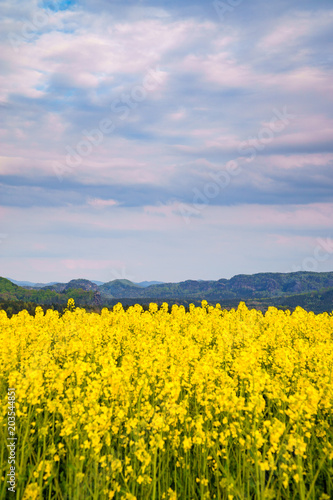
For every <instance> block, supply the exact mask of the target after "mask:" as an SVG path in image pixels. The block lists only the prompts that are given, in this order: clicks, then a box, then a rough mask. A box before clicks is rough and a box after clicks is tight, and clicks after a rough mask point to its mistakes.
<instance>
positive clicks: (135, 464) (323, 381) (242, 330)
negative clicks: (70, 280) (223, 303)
mask: <svg viewBox="0 0 333 500" xmlns="http://www.w3.org/2000/svg"><path fill="white" fill-rule="evenodd" d="M0 343H1V346H2V347H1V351H0V372H1V379H2V383H1V387H2V389H1V391H2V392H1V404H2V417H1V418H2V426H1V429H2V430H1V432H2V435H1V436H0V438H1V439H3V440H4V441H3V442H5V439H6V421H7V420H6V419H7V406H6V405H7V400H6V395H7V387H11V388H15V390H16V414H17V438H18V440H17V453H18V455H17V456H18V457H20V458H19V460H18V461H17V471H16V472H17V487H18V492H19V493H18V494H19V496H18V498H24V500H29V499H39V498H52V499H57V498H59V499H60V498H68V499H76V498H77V499H81V498H96V499H97V498H98V499H104V498H105V499H109V498H117V499H118V498H123V499H133V500H134V499H149V498H152V499H159V498H163V499H177V498H179V499H181V498H184V499H186V498H189V499H190V498H220V499H232V498H235V499H236V498H244V499H247V498H249V499H250V498H258V499H259V498H262V499H264V498H265V499H279V498H281V499H282V498H300V499H303V498H304V499H305V498H309V499H312V498H322V499H325V498H333V483H332V479H331V478H332V477H333V467H332V463H333V462H332V459H333V444H332V436H333V431H332V425H333V417H332V408H333V384H332V382H333V379H332V367H333V315H332V314H327V313H324V314H320V315H315V314H313V313H308V312H306V311H304V310H303V309H301V308H297V309H296V310H295V311H294V312H293V313H290V312H289V311H281V310H278V309H275V308H269V309H268V311H267V312H266V314H262V313H261V312H260V311H257V310H254V309H253V310H248V309H247V307H246V306H245V304H243V303H240V305H239V307H238V309H237V310H234V309H232V310H231V311H226V310H222V309H221V307H220V306H219V305H216V306H215V307H213V306H209V305H208V304H207V302H205V301H203V302H202V306H201V307H195V306H194V305H190V307H189V310H188V311H186V310H185V308H184V307H183V306H176V305H174V306H172V308H171V310H169V307H168V305H167V304H163V305H162V306H161V307H158V306H157V305H156V304H151V305H150V307H149V310H147V311H144V310H143V308H142V307H141V306H140V305H135V306H132V307H129V308H128V309H127V310H126V311H125V310H124V309H123V307H122V305H121V304H118V305H116V306H115V307H114V308H113V310H112V311H110V310H108V309H103V310H102V312H101V314H96V313H87V312H86V311H85V310H84V309H80V308H75V306H74V302H71V303H69V304H68V307H67V310H66V311H65V313H64V314H63V315H59V313H58V312H56V311H52V310H48V311H47V312H46V314H44V313H43V311H42V309H41V308H37V310H36V314H35V316H30V315H29V314H28V313H27V312H26V311H23V312H20V313H19V314H17V315H14V316H12V318H11V319H8V318H7V316H6V314H5V313H4V312H3V311H0ZM1 468H2V470H1V476H2V482H1V483H0V488H2V489H1V490H0V496H1V492H4V491H5V488H6V484H5V477H6V474H7V472H8V464H7V463H6V461H2V462H1ZM325 495H326V496H325ZM1 498H2V497H1Z"/></svg>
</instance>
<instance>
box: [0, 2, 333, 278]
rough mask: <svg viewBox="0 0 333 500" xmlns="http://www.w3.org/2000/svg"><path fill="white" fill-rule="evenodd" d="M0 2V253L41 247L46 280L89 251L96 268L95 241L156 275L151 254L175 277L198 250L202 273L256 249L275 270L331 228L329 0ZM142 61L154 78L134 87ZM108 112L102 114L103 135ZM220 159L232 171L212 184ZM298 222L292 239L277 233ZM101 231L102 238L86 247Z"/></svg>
mask: <svg viewBox="0 0 333 500" xmlns="http://www.w3.org/2000/svg"><path fill="white" fill-rule="evenodd" d="M51 4H52V5H51ZM2 7H3V9H2V10H3V18H2V28H3V29H2V30H1V35H0V48H1V52H0V54H1V57H0V65H1V77H0V87H1V89H2V90H1V93H0V112H1V115H2V124H1V125H0V141H1V157H0V194H1V207H0V223H1V224H2V226H3V227H2V226H1V227H0V233H1V234H8V237H7V238H6V239H5V240H4V241H3V242H2V244H1V252H3V255H4V259H5V260H4V261H3V262H5V263H6V265H7V264H8V265H10V266H14V264H13V262H14V261H13V260H11V259H13V258H14V256H19V258H20V259H23V260H22V262H23V261H24V262H25V265H28V264H29V262H30V261H29V262H28V260H27V259H32V260H33V262H34V264H33V266H32V268H33V270H34V273H37V272H38V263H41V262H43V264H41V265H42V267H41V269H43V271H41V274H42V273H45V276H46V275H49V278H50V280H54V278H55V277H54V276H52V277H51V274H52V273H56V272H57V273H58V272H59V269H62V267H64V268H65V269H66V271H64V276H65V275H66V276H69V275H70V272H72V271H75V270H76V269H77V270H78V271H80V272H81V268H80V265H81V264H82V272H83V271H84V265H85V264H84V263H86V264H87V266H89V265H92V267H91V268H90V269H91V273H93V272H94V271H95V272H96V273H99V274H98V275H99V276H100V277H101V276H102V274H103V272H104V271H105V270H106V269H107V267H106V268H102V267H101V268H99V267H98V266H97V267H96V266H95V268H94V264H93V262H94V259H92V258H91V255H97V256H98V259H100V261H101V262H102V263H103V262H104V263H107V262H109V261H110V262H111V264H110V266H111V265H112V262H119V263H120V264H121V265H122V266H126V267H127V268H130V267H131V266H130V262H131V260H132V261H133V262H135V265H134V267H136V271H135V270H134V271H133V274H135V275H140V273H142V275H141V276H140V279H149V278H151V279H154V278H156V279H158V278H159V273H160V268H161V260H160V258H159V257H158V256H157V255H160V256H163V259H166V262H167V263H168V264H167V269H168V272H170V276H171V275H172V273H173V266H175V271H174V276H176V275H177V276H181V275H182V277H184V278H185V277H190V276H193V277H194V274H195V272H194V270H195V269H196V268H200V266H203V264H202V258H201V257H202V255H205V254H207V255H209V256H210V258H211V264H209V265H208V264H207V265H206V264H205V265H204V266H203V267H205V266H207V269H206V270H205V269H203V270H202V274H201V276H203V275H205V276H213V275H214V273H215V275H216V277H221V276H222V275H223V274H224V275H226V274H227V273H228V272H229V268H230V269H231V268H232V269H233V270H234V271H235V273H236V272H241V270H245V271H246V270H247V271H251V270H260V269H259V268H260V262H263V263H265V265H267V270H270V269H272V268H274V269H280V270H282V269H284V268H285V266H286V265H287V264H286V262H287V261H288V262H289V264H290V262H291V260H292V259H294V260H297V258H298V257H297V256H300V255H301V254H302V255H303V253H302V252H301V245H302V243H301V242H303V243H304V246H307V247H308V248H309V251H310V246H311V244H312V243H313V238H315V237H317V233H318V234H323V233H321V231H322V232H325V231H326V232H327V231H328V230H329V220H330V215H331V211H332V205H331V204H332V168H333V164H332V160H333V156H332V155H333V151H332V144H333V115H332V93H331V82H332V77H333V75H332V64H331V63H332V55H331V54H332V48H333V47H332V37H331V30H332V24H333V11H332V7H331V4H330V2H328V1H326V0H318V2H317V3H316V5H314V4H313V2H311V1H308V0H304V1H302V2H301V1H299V0H297V1H295V2H293V3H292V5H291V4H290V3H289V2H287V1H285V0H281V2H278V3H277V4H270V6H269V8H267V2H264V1H263V0H255V1H254V2H251V3H246V2H243V3H241V4H240V5H239V6H237V7H235V9H234V10H233V11H232V12H230V14H229V15H228V16H226V18H225V19H224V20H223V22H222V20H221V19H220V18H219V17H218V15H217V13H216V11H215V10H214V7H213V5H212V3H209V2H208V3H207V2H203V1H201V0H196V1H194V2H193V1H192V2H189V1H187V0H186V1H184V2H182V3H181V4H179V2H176V1H174V0H172V1H170V2H166V1H163V2H162V1H161V2H160V1H159V2H157V1H156V0H150V1H149V2H148V1H143V2H140V3H138V2H132V1H126V2H120V1H113V2H109V1H106V0H96V1H94V2H92V1H91V0H84V1H82V2H71V1H67V0H66V1H58V2H51V3H50V2H44V3H38V2H37V1H35V0H34V1H33V2H29V3H27V2H23V1H19V0H13V1H12V2H9V1H4V2H2ZM150 71H155V76H156V75H157V76H158V78H157V79H156V80H155V85H153V86H151V85H149V84H148V86H147V85H146V86H145V82H146V84H147V77H148V76H149V72H150ZM150 83H151V80H150ZM148 87H150V88H148ZM276 110H278V113H280V114H281V113H282V114H283V113H284V111H283V110H287V111H286V113H287V114H288V113H289V114H290V115H293V119H290V120H289V122H288V123H284V121H283V118H280V119H279V120H276V121H275V125H276V129H279V130H275V131H274V134H273V136H272V137H269V134H270V132H269V129H270V126H271V123H272V119H273V118H274V115H276ZM106 120H108V121H112V124H113V129H112V131H110V132H108V133H106V132H105V133H104V132H103V134H102V138H101V135H100V133H101V132H100V130H101V128H100V127H101V124H102V123H105V121H106ZM267 134H268V136H267ZM87 151H88V153H87V154H86V152H87ZM230 161H235V162H236V163H237V165H238V166H239V168H240V174H239V175H235V176H230V175H229V177H230V178H229V180H228V182H226V183H225V185H224V184H223V183H222V185H217V187H216V186H215V187H214V186H212V183H213V184H214V182H215V183H216V180H215V181H214V178H215V179H216V176H219V175H220V176H223V174H221V172H224V171H225V169H226V165H227V164H228V162H230ZM55 164H56V165H58V167H59V165H60V169H62V175H60V176H59V175H57V172H56V169H55V167H54V165H55ZM58 173H59V172H58ZM214 176H215V177H214ZM220 178H221V177H220ZM207 186H208V187H207ZM214 189H215V192H216V193H215V194H214V196H211V193H212V190H214ZM209 190H210V191H209ZM205 193H210V195H209V196H208V197H207V196H206V194H205ZM198 197H201V203H202V200H204V202H203V206H202V207H201V208H202V210H201V209H200V210H199V213H197V214H196V215H195V216H193V217H192V218H191V220H190V225H189V228H187V225H186V224H185V221H184V218H183V217H182V215H181V213H180V212H179V206H180V204H185V205H187V206H190V207H191V206H193V205H195V204H197V202H198ZM205 199H206V201H205ZM29 217H32V218H33V220H30V219H29ZM34 218H37V220H35V219H34ZM222 219H223V220H222ZM21 220H22V223H21V222H20V221H21ZM7 221H8V222H7ZM316 221H317V222H318V224H317V229H316ZM9 222H10V223H9ZM270 222H271V225H272V227H271V229H270V228H269V224H270ZM51 226H52V227H51ZM13 228H14V229H13ZM184 228H187V229H186V231H185V229H184ZM246 228H248V229H246ZM263 228H265V230H264V229H263ZM297 228H298V229H297ZM297 230H299V231H301V232H302V234H301V235H298V236H300V237H301V238H303V240H298V242H296V240H295V241H293V240H292V237H291V236H290V234H289V232H290V231H294V232H297ZM265 231H266V235H265V234H264V233H265ZM13 232H14V235H13ZM251 232H252V233H251ZM286 232H288V235H286V234H285V233H286ZM315 233H316V234H315ZM251 234H252V236H251ZM19 235H21V237H22V238H23V235H24V243H25V245H24V248H25V254H23V253H22V248H23V247H22V245H21V244H20V236H19ZM242 238H245V240H246V242H247V243H246V245H247V248H248V249H249V251H248V254H247V253H246V252H245V251H244V252H245V253H246V255H245V254H244V255H242V249H244V244H242ZM36 239H37V241H36ZM44 240H45V241H44ZM82 240H84V241H85V242H87V241H89V243H88V244H87V245H86V246H85V247H82ZM102 241H103V242H104V243H103V244H104V245H105V251H104V250H103V251H102V250H101V251H100V250H99V249H97V246H98V245H102V243H101V242H102ZM198 241H200V243H198ZM205 241H207V243H205ZM226 241H227V242H226ZM106 242H107V243H106ZM274 244H276V248H277V249H279V250H280V251H281V254H279V253H278V250H276V251H275V250H274ZM15 245H16V246H15ZM196 245H197V246H196ZM214 245H215V247H214ZM130 247H131V248H130ZM207 247H209V248H207ZM84 248H85V250H84ZM124 248H126V250H124ZM132 248H133V249H137V250H131V249H132ZM272 248H273V251H272ZM283 248H285V249H288V251H289V252H290V253H291V254H292V255H290V256H288V252H287V251H284V250H283ZM96 249H97V250H96ZM234 249H236V250H234ZM107 252H109V253H110V252H111V253H112V255H111V256H108V255H107ZM251 252H252V253H251ZM123 254H124V258H123ZM254 254H255V255H256V256H257V257H256V258H255V260H256V263H255V264H252V259H254V257H253V255H254ZM221 255H222V256H223V259H224V262H225V264H224V265H223V266H222V267H219V262H220V259H221ZM279 255H280V257H279ZM175 256H179V259H178V261H177V259H176V258H175ZM96 258H97V257H96ZM161 258H162V257H161ZM24 259H26V260H24ZM39 259H45V260H42V261H41V260H39ZM57 259H58V260H57ZM126 259H127V260H126ZM260 259H261V260H260ZM229 260H230V262H231V263H232V264H231V265H230V266H228V265H227V264H228V262H229ZM89 262H90V264H89ZM175 262H176V263H175ZM66 263H67V264H66ZM68 263H71V264H68ZM80 263H81V264H80ZM120 264H119V265H120ZM150 264H151V266H152V271H151V272H152V275H151V276H148V275H147V274H145V273H146V271H145V269H146V268H147V266H148V267H149V265H150ZM289 264H288V265H289ZM96 265H97V264H96ZM107 265H109V264H106V266H107ZM327 265H328V264H327ZM70 266H72V267H70ZM75 266H76V267H75ZM214 266H215V269H216V271H214ZM162 267H163V266H162ZM12 269H14V270H15V269H16V268H15V267H12ZM19 269H20V272H23V271H24V267H17V270H19ZM200 269H201V268H200ZM17 272H18V271H17ZM89 272H90V271H89ZM154 273H155V275H153V274H154ZM0 274H1V273H0ZM7 274H8V273H7ZM199 274H200V273H199ZM91 276H92V274H91ZM13 277H15V276H13ZM17 277H18V276H17ZM198 277H199V276H198ZM19 278H21V276H20V277H19ZM166 278H167V271H165V277H164V276H163V279H166ZM57 279H58V278H57ZM138 280H139V278H138Z"/></svg>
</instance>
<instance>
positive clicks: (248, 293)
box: [99, 271, 333, 301]
mask: <svg viewBox="0 0 333 500" xmlns="http://www.w3.org/2000/svg"><path fill="white" fill-rule="evenodd" d="M329 287H333V272H330V273H311V272H302V271H301V272H297V273H258V274H252V275H246V274H239V275H237V276H234V277H233V278H231V279H229V280H228V279H220V280H217V281H195V280H187V281H182V282H180V283H162V284H158V285H149V286H147V287H145V288H142V287H139V286H138V285H135V284H134V283H131V282H130V281H128V280H114V281H110V282H108V283H104V285H102V286H100V287H99V290H100V292H101V295H102V296H106V297H116V298H131V299H135V298H137V299H139V298H147V297H150V298H156V299H165V300H167V299H198V300H202V299H203V298H204V299H206V300H211V301H216V300H217V301H219V300H228V299H234V298H236V299H249V298H269V297H282V296H286V295H293V294H298V293H306V292H311V291H316V290H321V289H324V288H329Z"/></svg>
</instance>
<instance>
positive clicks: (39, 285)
mask: <svg viewBox="0 0 333 500" xmlns="http://www.w3.org/2000/svg"><path fill="white" fill-rule="evenodd" d="M6 279H7V280H9V281H11V282H12V283H14V284H15V285H19V286H23V287H24V288H26V287H28V288H42V287H44V286H48V285H54V284H55V283H56V281H52V282H51V283H32V282H31V281H16V280H13V279H11V278H6Z"/></svg>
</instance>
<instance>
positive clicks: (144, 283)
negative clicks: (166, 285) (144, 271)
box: [134, 281, 163, 288]
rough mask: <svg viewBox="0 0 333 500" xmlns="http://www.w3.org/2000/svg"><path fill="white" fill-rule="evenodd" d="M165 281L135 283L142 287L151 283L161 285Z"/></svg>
mask: <svg viewBox="0 0 333 500" xmlns="http://www.w3.org/2000/svg"><path fill="white" fill-rule="evenodd" d="M162 283H163V281H141V282H140V283H134V284H135V285H139V286H141V287H142V288H146V287H147V286H151V285H161V284H162Z"/></svg>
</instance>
